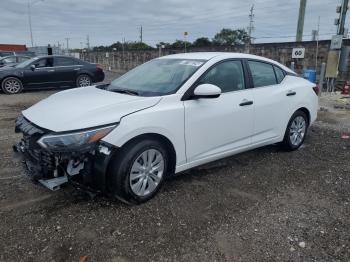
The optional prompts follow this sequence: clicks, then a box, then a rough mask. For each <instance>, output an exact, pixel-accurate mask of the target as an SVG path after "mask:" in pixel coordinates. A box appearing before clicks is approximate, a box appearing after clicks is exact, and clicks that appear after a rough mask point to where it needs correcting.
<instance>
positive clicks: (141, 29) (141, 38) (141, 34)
mask: <svg viewBox="0 0 350 262" xmlns="http://www.w3.org/2000/svg"><path fill="white" fill-rule="evenodd" d="M140 42H141V43H143V42H142V25H141V26H140Z"/></svg>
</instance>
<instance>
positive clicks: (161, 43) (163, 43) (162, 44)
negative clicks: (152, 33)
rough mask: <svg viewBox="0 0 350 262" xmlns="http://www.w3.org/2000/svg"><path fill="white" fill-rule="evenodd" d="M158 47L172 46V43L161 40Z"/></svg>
mask: <svg viewBox="0 0 350 262" xmlns="http://www.w3.org/2000/svg"><path fill="white" fill-rule="evenodd" d="M156 46H157V48H159V46H164V48H170V47H171V44H170V43H167V42H159V43H158V44H156Z"/></svg>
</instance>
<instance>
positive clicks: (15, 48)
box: [0, 44, 27, 52]
mask: <svg viewBox="0 0 350 262" xmlns="http://www.w3.org/2000/svg"><path fill="white" fill-rule="evenodd" d="M0 51H13V52H19V51H27V46H26V45H13V44H0Z"/></svg>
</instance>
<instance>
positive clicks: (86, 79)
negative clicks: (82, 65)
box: [76, 74, 92, 87]
mask: <svg viewBox="0 0 350 262" xmlns="http://www.w3.org/2000/svg"><path fill="white" fill-rule="evenodd" d="M91 84H92V80H91V77H90V76H89V75H85V74H83V75H79V76H78V78H77V82H76V85H77V87H84V86H91Z"/></svg>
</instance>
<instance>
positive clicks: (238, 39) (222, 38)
mask: <svg viewBox="0 0 350 262" xmlns="http://www.w3.org/2000/svg"><path fill="white" fill-rule="evenodd" d="M248 42H249V35H248V33H247V32H246V31H245V30H244V29H236V30H234V29H229V28H223V29H222V30H221V31H220V32H219V33H217V34H216V35H215V36H214V38H213V43H214V44H216V45H237V44H245V43H248Z"/></svg>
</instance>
